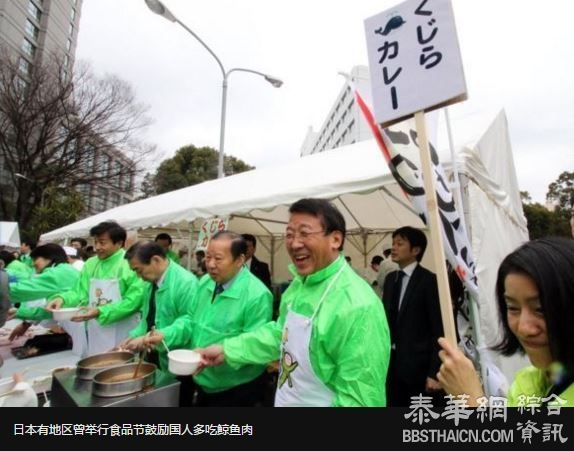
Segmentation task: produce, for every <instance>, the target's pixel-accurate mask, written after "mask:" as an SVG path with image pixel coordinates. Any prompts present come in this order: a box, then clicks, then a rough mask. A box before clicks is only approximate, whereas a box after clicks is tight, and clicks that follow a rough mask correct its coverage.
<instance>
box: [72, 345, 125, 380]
mask: <svg viewBox="0 0 574 451" xmlns="http://www.w3.org/2000/svg"><path fill="white" fill-rule="evenodd" d="M134 357H135V356H134V354H133V353H132V352H129V351H112V352H104V353H102V354H95V355H92V356H90V357H86V358H85V359H82V360H80V361H79V362H78V363H77V366H76V376H78V378H79V379H84V380H91V379H93V378H94V376H95V375H96V374H98V373H99V372H100V371H103V370H107V369H108V368H113V367H115V366H118V365H124V364H126V363H129V362H133V360H134Z"/></svg>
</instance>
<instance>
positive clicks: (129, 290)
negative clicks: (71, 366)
mask: <svg viewBox="0 0 574 451" xmlns="http://www.w3.org/2000/svg"><path fill="white" fill-rule="evenodd" d="M125 254H126V252H125V251H124V250H123V249H120V250H118V251H117V252H116V253H115V254H113V255H110V256H109V257H108V258H106V259H105V260H100V259H99V258H98V257H97V256H96V257H92V258H89V259H88V260H87V261H86V264H85V265H84V267H83V268H82V271H81V272H80V279H79V280H78V282H77V283H76V285H75V286H74V288H72V289H71V290H70V291H67V292H63V293H60V294H57V295H54V296H52V297H51V298H50V299H54V298H56V297H61V298H62V299H63V300H64V305H63V307H76V306H78V305H88V296H89V289H90V280H91V279H118V281H119V284H120V293H121V295H122V300H121V301H120V302H114V303H112V304H106V305H102V306H100V307H98V309H99V311H100V314H99V316H98V317H97V318H96V320H97V321H98V323H99V324H100V326H107V325H109V324H113V323H116V322H118V321H121V320H122V319H125V318H127V317H129V316H131V315H133V314H134V313H136V312H139V311H140V310H141V307H142V302H143V291H144V286H145V282H144V281H143V280H141V279H140V278H139V277H138V276H137V274H136V273H135V272H133V271H132V270H131V268H130V266H129V264H128V262H127V260H126V259H125Z"/></svg>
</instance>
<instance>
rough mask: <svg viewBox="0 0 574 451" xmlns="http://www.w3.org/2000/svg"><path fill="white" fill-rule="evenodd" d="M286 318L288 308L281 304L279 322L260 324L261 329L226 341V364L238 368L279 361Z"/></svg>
mask: <svg viewBox="0 0 574 451" xmlns="http://www.w3.org/2000/svg"><path fill="white" fill-rule="evenodd" d="M271 304H272V302H271ZM286 316H287V307H286V305H284V303H281V308H280V313H279V318H277V321H269V322H267V323H266V324H263V325H259V324H258V326H259V327H256V328H254V330H252V331H250V332H246V333H243V334H241V335H238V336H237V337H233V338H228V339H227V340H224V342H223V350H224V353H225V360H226V362H227V363H228V364H229V365H230V366H231V367H234V368H238V367H241V366H242V365H246V364H259V365H265V364H267V363H269V362H273V361H274V360H278V359H279V357H280V351H281V336H282V334H283V324H284V323H285V318H286ZM254 326H255V325H254Z"/></svg>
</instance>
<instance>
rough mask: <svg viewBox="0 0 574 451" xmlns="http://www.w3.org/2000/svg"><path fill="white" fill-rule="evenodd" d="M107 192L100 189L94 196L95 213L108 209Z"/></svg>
mask: <svg viewBox="0 0 574 451" xmlns="http://www.w3.org/2000/svg"><path fill="white" fill-rule="evenodd" d="M107 195H108V193H107V191H106V190H105V189H102V188H98V189H97V190H96V195H95V196H94V202H93V205H94V210H95V211H98V212H99V211H104V210H105V209H106V198H107Z"/></svg>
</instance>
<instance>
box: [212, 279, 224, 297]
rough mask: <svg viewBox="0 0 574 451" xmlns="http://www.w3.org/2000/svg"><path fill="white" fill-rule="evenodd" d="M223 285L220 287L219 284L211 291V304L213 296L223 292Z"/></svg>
mask: <svg viewBox="0 0 574 451" xmlns="http://www.w3.org/2000/svg"><path fill="white" fill-rule="evenodd" d="M223 289H224V288H223V285H221V284H220V283H218V284H216V285H215V289H214V290H213V297H212V298H211V302H213V301H214V300H215V296H217V295H219V294H221V293H222V292H223Z"/></svg>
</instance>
